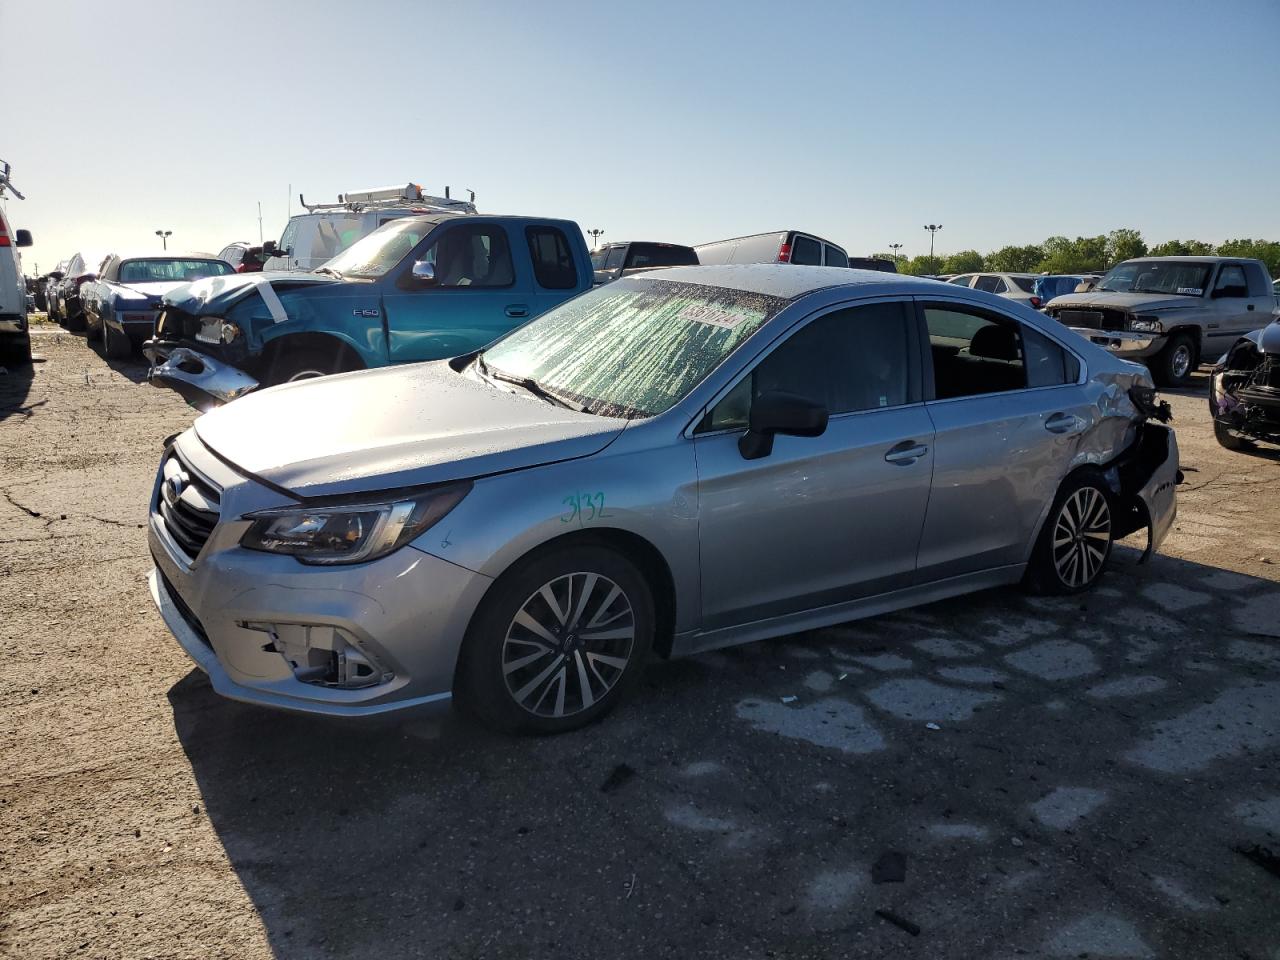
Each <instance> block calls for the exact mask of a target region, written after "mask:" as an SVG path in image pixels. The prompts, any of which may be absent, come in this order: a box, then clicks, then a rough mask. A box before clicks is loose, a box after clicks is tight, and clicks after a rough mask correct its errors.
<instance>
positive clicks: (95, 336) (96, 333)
mask: <svg viewBox="0 0 1280 960" xmlns="http://www.w3.org/2000/svg"><path fill="white" fill-rule="evenodd" d="M84 329H85V339H86V340H88V341H90V342H91V343H92V342H93V341H94V340H101V341H102V342H103V343H106V340H107V323H106V321H105V320H102V321H99V322H98V323H96V324H95V323H93V322H91V321H90V319H89V315H88V314H87V313H86V314H85V315H84Z"/></svg>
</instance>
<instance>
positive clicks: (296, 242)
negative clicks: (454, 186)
mask: <svg viewBox="0 0 1280 960" xmlns="http://www.w3.org/2000/svg"><path fill="white" fill-rule="evenodd" d="M444 192H445V195H444V196H443V197H432V196H428V195H427V194H424V193H423V192H422V187H420V186H419V185H418V184H416V183H410V184H406V185H405V186H402V187H377V188H375V189H372V190H357V191H354V192H352V193H343V194H339V195H338V202H337V203H307V202H306V201H305V200H303V199H302V196H301V194H299V196H298V199H299V200H300V201H301V202H302V206H303V207H304V208H305V209H306V211H307V212H306V213H300V214H298V215H297V216H296V217H290V218H289V222H288V224H286V226H285V228H284V233H282V234H281V235H280V242H279V243H275V242H273V241H271V240H268V241H267V242H266V243H264V244H263V245H262V253H263V255H264V256H265V257H266V260H265V262H264V263H263V265H262V269H263V270H290V271H293V270H314V269H315V268H316V267H318V266H320V265H321V264H323V263H324V262H325V261H327V260H332V259H333V258H334V257H336V256H337V255H338V254H339V253H341V252H342V251H343V250H345V249H347V247H349V246H351V244H353V243H355V242H356V241H357V240H359V239H360V238H361V237H366V236H368V235H369V234H371V233H373V231H375V230H377V229H378V228H379V227H380V226H382V225H383V224H384V223H390V222H391V221H392V220H396V219H398V218H400V217H413V216H419V215H420V214H424V213H475V212H476V206H475V203H474V201H475V194H474V193H473V194H472V195H471V201H466V200H453V199H451V198H450V197H449V188H448V187H445V191H444Z"/></svg>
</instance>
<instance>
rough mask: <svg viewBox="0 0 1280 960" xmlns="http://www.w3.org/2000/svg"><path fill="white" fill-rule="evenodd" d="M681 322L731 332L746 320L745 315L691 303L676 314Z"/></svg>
mask: <svg viewBox="0 0 1280 960" xmlns="http://www.w3.org/2000/svg"><path fill="white" fill-rule="evenodd" d="M676 316H678V317H679V318H680V319H681V320H692V321H693V322H694V323H705V324H709V325H710V326H713V327H724V328H725V329H726V330H732V329H733V328H734V327H736V326H737V325H738V324H740V323H741V322H742V321H743V320H746V319H747V315H746V314H745V313H734V312H732V311H729V310H721V309H720V308H719V307H714V306H712V305H711V304H705V303H691V304H689V306H687V307H685V308H684V309H683V310H681V311H680V312H679V313H678V314H676Z"/></svg>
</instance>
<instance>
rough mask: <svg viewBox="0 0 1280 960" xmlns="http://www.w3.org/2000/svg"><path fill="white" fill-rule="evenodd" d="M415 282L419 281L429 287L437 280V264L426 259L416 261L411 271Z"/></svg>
mask: <svg viewBox="0 0 1280 960" xmlns="http://www.w3.org/2000/svg"><path fill="white" fill-rule="evenodd" d="M410 276H412V277H413V279H414V282H415V283H419V284H421V285H422V286H424V287H429V286H432V285H433V284H435V282H436V265H435V264H434V263H428V262H427V261H426V260H417V261H414V264H413V269H412V270H411V271H410Z"/></svg>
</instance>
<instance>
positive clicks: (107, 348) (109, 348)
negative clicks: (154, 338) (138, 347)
mask: <svg viewBox="0 0 1280 960" xmlns="http://www.w3.org/2000/svg"><path fill="white" fill-rule="evenodd" d="M102 355H103V356H105V357H110V358H111V359H112V360H124V359H126V358H128V357H130V356H132V355H133V343H132V342H130V340H129V335H128V334H127V333H118V332H116V330H115V328H114V327H112V326H111V324H109V323H106V322H104V323H103V324H102Z"/></svg>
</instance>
